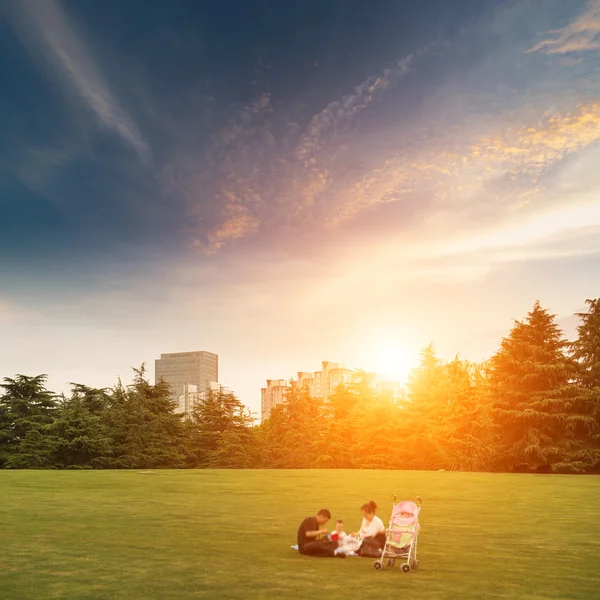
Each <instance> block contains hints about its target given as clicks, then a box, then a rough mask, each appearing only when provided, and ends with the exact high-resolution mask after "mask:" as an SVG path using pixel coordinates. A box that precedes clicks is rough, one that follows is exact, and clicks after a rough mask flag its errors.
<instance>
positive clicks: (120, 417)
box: [105, 365, 185, 469]
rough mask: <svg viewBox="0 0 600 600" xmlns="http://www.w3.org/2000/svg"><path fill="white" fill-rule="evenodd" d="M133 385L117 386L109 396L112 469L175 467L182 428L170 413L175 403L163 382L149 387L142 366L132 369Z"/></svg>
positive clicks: (181, 445)
mask: <svg viewBox="0 0 600 600" xmlns="http://www.w3.org/2000/svg"><path fill="white" fill-rule="evenodd" d="M134 373H135V376H134V381H133V384H132V385H130V386H128V387H127V388H125V387H123V385H121V383H119V384H118V385H117V386H116V387H115V389H114V390H113V393H112V394H111V400H110V406H109V408H108V409H107V410H106V413H105V422H106V424H107V426H108V427H109V430H110V436H111V445H112V448H113V455H112V457H111V458H110V460H109V461H107V462H108V465H109V466H111V467H112V468H125V469H154V468H177V467H180V466H183V464H184V460H185V451H184V448H185V444H184V441H185V440H184V427H183V423H182V421H181V417H180V415H177V414H175V413H174V409H175V406H176V404H175V402H174V401H173V400H172V398H171V390H170V387H169V385H168V384H167V383H165V382H164V381H160V382H159V383H157V384H156V385H151V384H150V383H149V382H148V381H147V380H146V378H145V365H142V367H141V368H140V369H134Z"/></svg>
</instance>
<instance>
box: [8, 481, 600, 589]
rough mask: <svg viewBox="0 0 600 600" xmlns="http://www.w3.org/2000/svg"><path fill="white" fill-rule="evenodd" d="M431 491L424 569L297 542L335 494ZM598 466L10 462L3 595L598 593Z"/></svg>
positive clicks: (354, 499)
mask: <svg viewBox="0 0 600 600" xmlns="http://www.w3.org/2000/svg"><path fill="white" fill-rule="evenodd" d="M393 494H398V496H399V497H412V498H414V497H415V496H416V495H417V494H418V495H420V496H422V498H423V500H424V505H423V510H422V513H421V523H422V531H421V536H420V538H419V542H420V556H419V558H420V562H421V566H420V568H419V570H417V571H413V572H411V573H410V574H408V575H404V574H403V573H401V572H400V571H399V569H397V568H396V569H389V570H387V569H386V570H384V571H383V572H380V573H377V572H375V571H374V570H373V568H372V562H373V561H372V560H371V559H362V558H350V557H349V558H346V559H345V560H341V559H317V558H307V557H304V556H300V555H298V554H297V553H296V552H294V551H293V550H291V549H290V547H289V546H290V544H291V543H295V534H296V529H297V526H298V524H299V522H300V520H301V519H302V518H303V517H305V516H308V515H312V514H314V513H315V512H316V511H317V510H318V509H320V508H323V507H325V508H329V509H330V510H331V512H332V513H333V516H334V518H339V517H342V518H344V519H345V521H346V523H347V524H348V525H349V527H347V529H355V528H357V527H358V525H359V522H360V515H359V508H360V505H361V504H363V503H364V502H367V501H368V500H371V499H373V500H375V501H376V502H377V503H378V504H379V505H380V510H379V515H380V516H381V518H382V519H383V521H384V522H387V520H388V519H389V511H390V505H391V500H392V496H393ZM599 571H600V478H598V477H570V476H546V475H493V474H466V473H443V472H439V473H438V472H432V473H428V472H405V471H403V472H389V471H385V472H382V471H156V472H150V473H144V472H136V471H125V472H123V471H95V472H66V471H62V472H56V471H55V472H52V471H20V472H7V471H0V598H1V599H2V600H50V599H61V600H66V599H69V600H88V599H89V600H91V599H94V600H100V599H106V600H121V599H125V598H127V599H131V600H146V599H148V600H150V599H152V600H171V599H178V600H187V599H192V598H240V599H242V598H243V599H250V598H252V599H254V598H257V599H260V598H265V599H267V598H269V599H280V598H287V599H289V600H295V599H302V598H306V599H308V598H311V599H312V598H323V599H327V600H335V599H338V598H340V599H341V598H344V599H347V598H356V599H357V600H362V599H364V598H378V599H379V598H383V599H385V598H403V599H404V598H405V599H412V598H414V599H418V600H430V599H436V600H437V599H442V598H444V599H445V598H448V599H452V600H466V599H470V598H472V599H477V600H481V599H483V598H519V599H539V600H541V599H550V598H554V599H557V600H558V599H560V600H568V599H575V598H589V599H592V598H594V599H596V598H599V597H600V575H599Z"/></svg>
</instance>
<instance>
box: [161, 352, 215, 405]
mask: <svg viewBox="0 0 600 600" xmlns="http://www.w3.org/2000/svg"><path fill="white" fill-rule="evenodd" d="M161 379H164V380H165V381H166V382H167V383H168V384H169V385H170V386H171V394H172V397H173V400H176V401H179V396H181V395H184V394H185V390H186V386H190V385H193V386H196V390H197V391H198V392H203V391H205V390H207V389H208V388H209V387H210V385H211V383H215V382H218V381H219V357H218V356H217V355H216V354H213V353H212V352H205V351H198V352H173V353H171V354H161V355H160V358H158V359H156V361H155V382H156V383H158V382H159V381H160V380H161Z"/></svg>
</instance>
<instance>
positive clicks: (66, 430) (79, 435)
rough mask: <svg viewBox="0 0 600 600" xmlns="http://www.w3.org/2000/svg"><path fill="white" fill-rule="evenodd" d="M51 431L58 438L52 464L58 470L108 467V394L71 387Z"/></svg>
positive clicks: (86, 388) (85, 388) (110, 445)
mask: <svg viewBox="0 0 600 600" xmlns="http://www.w3.org/2000/svg"><path fill="white" fill-rule="evenodd" d="M71 385H72V386H73V392H72V394H71V397H70V398H64V399H63V401H62V402H61V403H60V406H59V408H58V410H57V411H56V414H55V418H54V421H53V422H52V424H50V425H49V426H48V431H49V432H50V433H51V434H52V435H53V436H54V437H55V439H56V444H55V448H54V453H53V463H54V465H55V466H56V467H58V468H94V467H102V466H105V465H107V464H109V462H108V461H109V457H110V456H111V454H112V443H111V438H110V431H109V428H108V426H107V424H106V421H105V419H104V416H105V415H104V411H105V410H106V409H107V407H108V406H109V404H110V396H109V395H108V394H107V393H106V391H105V390H99V389H94V388H90V387H87V386H85V385H81V384H71Z"/></svg>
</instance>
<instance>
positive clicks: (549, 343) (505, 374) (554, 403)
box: [488, 302, 593, 472]
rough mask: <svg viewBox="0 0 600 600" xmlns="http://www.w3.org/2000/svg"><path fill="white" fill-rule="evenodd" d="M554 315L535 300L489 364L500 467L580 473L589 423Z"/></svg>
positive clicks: (573, 366) (583, 467)
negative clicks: (499, 439)
mask: <svg viewBox="0 0 600 600" xmlns="http://www.w3.org/2000/svg"><path fill="white" fill-rule="evenodd" d="M554 319H555V316H554V315H552V314H550V313H549V312H548V310H546V309H543V308H542V307H541V306H540V304H539V302H536V304H535V306H534V307H533V310H532V311H531V312H530V313H529V314H528V315H527V318H526V319H525V320H524V321H516V322H515V324H514V327H513V329H512V331H511V332H510V334H509V335H508V336H507V337H506V338H504V339H503V340H502V343H501V345H500V349H499V350H498V352H496V354H495V355H494V356H493V358H492V359H491V361H490V371H489V373H490V377H489V382H488V383H489V391H490V393H491V395H492V405H493V411H494V417H495V420H496V422H497V423H498V425H499V426H500V430H501V442H500V448H499V453H498V456H499V461H498V467H499V468H501V469H508V470H524V471H544V470H552V471H556V472H584V471H586V470H588V469H589V467H590V465H589V461H588V460H587V459H586V458H585V452H584V453H583V454H582V450H584V446H585V442H586V440H587V439H589V434H590V427H591V425H592V422H593V420H592V419H591V418H590V417H589V416H588V415H586V414H585V410H584V406H583V402H582V394H581V389H580V387H579V386H578V385H577V383H576V379H577V374H578V368H577V364H576V363H575V361H574V360H573V359H572V358H571V357H569V356H568V355H567V354H566V349H567V342H566V340H565V339H564V337H563V334H562V331H561V330H560V328H559V327H558V325H557V324H556V323H555V320H554Z"/></svg>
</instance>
